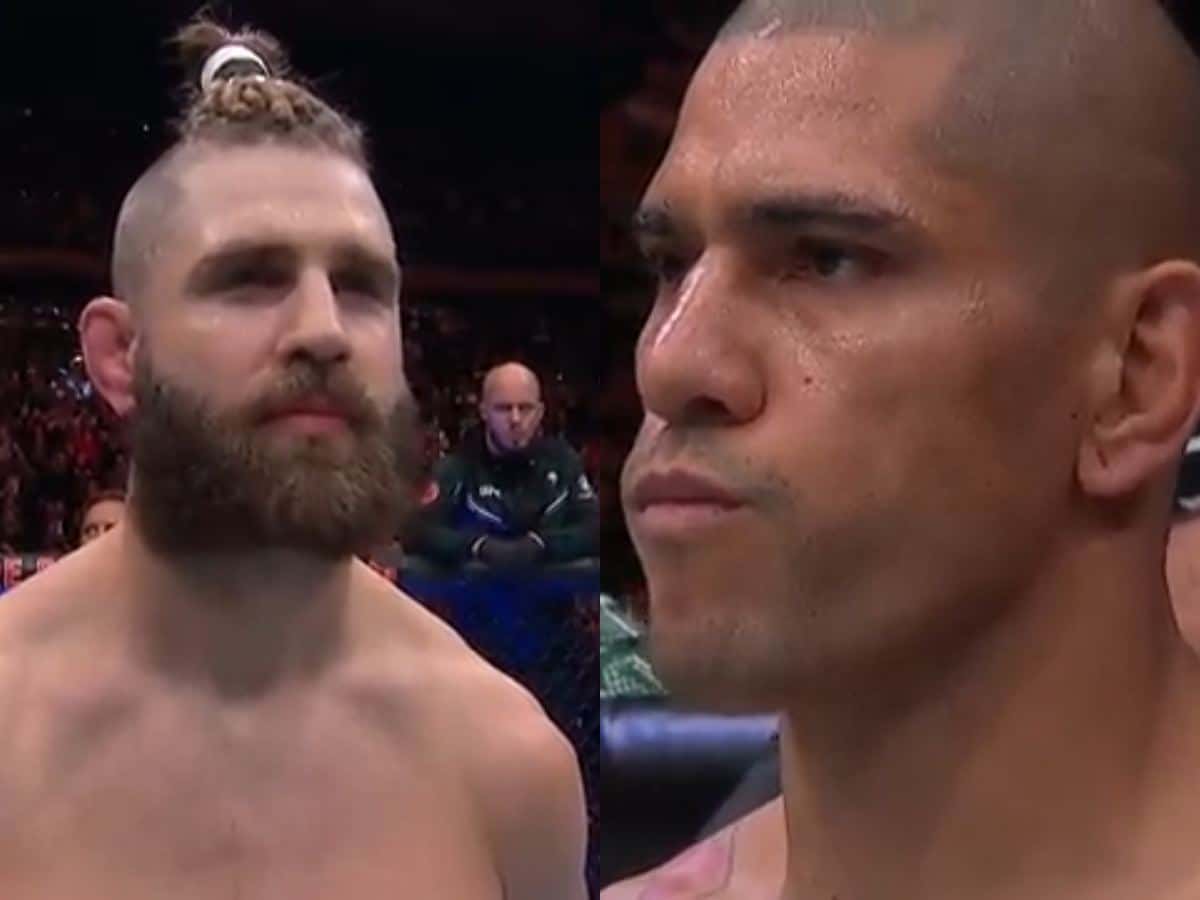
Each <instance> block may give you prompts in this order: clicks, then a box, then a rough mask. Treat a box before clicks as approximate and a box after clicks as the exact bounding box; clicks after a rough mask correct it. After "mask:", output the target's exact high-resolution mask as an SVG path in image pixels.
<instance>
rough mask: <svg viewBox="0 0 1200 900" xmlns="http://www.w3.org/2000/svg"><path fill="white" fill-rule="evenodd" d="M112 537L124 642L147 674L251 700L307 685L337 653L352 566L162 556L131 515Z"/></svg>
mask: <svg viewBox="0 0 1200 900" xmlns="http://www.w3.org/2000/svg"><path fill="white" fill-rule="evenodd" d="M120 531H121V534H120V541H119V542H118V548H119V549H118V552H119V553H120V554H121V555H122V556H123V563H124V565H123V566H122V567H121V568H122V571H124V572H126V573H127V577H128V579H129V581H128V585H127V589H126V590H125V591H124V592H123V593H125V595H126V596H127V597H128V602H129V603H130V604H131V606H132V610H131V614H130V616H129V617H128V619H127V620H128V621H129V622H130V623H131V629H130V638H131V640H132V642H133V644H134V652H135V656H136V658H137V659H139V660H140V661H141V662H142V663H143V664H144V665H146V666H147V667H148V668H149V669H150V670H152V671H153V672H155V673H157V674H160V675H164V676H168V677H171V678H173V679H181V680H188V681H192V682H194V683H197V684H199V685H200V686H201V687H202V688H206V689H209V690H212V691H215V692H218V693H220V694H222V695H225V696H252V695H261V694H265V693H267V692H269V691H271V690H272V689H273V688H276V687H281V686H282V685H283V684H284V683H286V682H290V681H292V680H299V679H305V678H309V677H312V676H315V675H316V674H318V673H319V672H321V671H322V670H324V669H325V668H327V666H328V665H329V664H330V663H331V662H332V661H333V660H334V659H335V658H337V657H339V656H340V655H341V654H342V653H343V651H344V648H345V646H346V644H347V642H348V635H347V624H348V621H347V620H348V612H349V600H350V593H351V592H350V587H351V582H352V579H353V576H354V571H355V565H354V560H353V558H352V557H351V558H346V559H339V560H328V559H321V558H318V557H315V556H313V555H311V554H306V553H301V552H298V551H295V550H287V549H263V548H254V549H250V550H247V551H245V552H239V553H234V552H229V553H203V554H194V555H188V554H170V555H164V554H161V553H159V552H157V551H155V550H154V549H152V548H151V547H150V546H149V545H148V544H147V543H146V541H145V540H144V538H143V536H142V535H141V534H140V533H139V531H138V528H137V523H136V519H135V518H134V517H133V516H130V517H128V518H127V520H126V523H125V526H124V527H123V528H121V529H120Z"/></svg>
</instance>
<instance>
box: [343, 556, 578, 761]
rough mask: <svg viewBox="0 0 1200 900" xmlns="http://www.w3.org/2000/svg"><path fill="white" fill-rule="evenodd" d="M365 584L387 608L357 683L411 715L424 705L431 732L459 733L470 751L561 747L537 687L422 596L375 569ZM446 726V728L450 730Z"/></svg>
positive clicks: (374, 627) (373, 626)
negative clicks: (515, 675) (501, 666)
mask: <svg viewBox="0 0 1200 900" xmlns="http://www.w3.org/2000/svg"><path fill="white" fill-rule="evenodd" d="M364 578H365V579H366V580H365V581H364V590H365V591H366V592H367V593H369V594H370V597H369V600H370V602H371V603H372V604H374V605H375V606H376V607H377V609H378V610H379V611H380V612H379V614H378V615H377V616H376V617H374V618H373V620H372V621H371V622H370V624H369V626H368V627H369V630H370V632H371V644H372V645H373V649H372V650H371V651H370V652H368V653H367V654H365V656H364V661H363V664H361V665H359V666H357V667H356V668H355V677H354V679H353V684H354V685H355V686H356V687H357V688H359V689H365V690H367V691H370V692H373V693H380V694H382V695H383V696H386V697H387V698H390V699H391V701H392V702H393V703H394V704H395V706H394V709H393V710H392V712H394V713H395V715H397V716H399V717H401V719H402V720H403V721H407V720H409V719H411V717H412V715H413V714H414V713H419V714H420V718H421V720H422V722H423V723H424V726H425V727H426V728H433V729H434V731H433V732H428V731H427V732H426V733H427V734H429V735H430V736H438V735H443V736H447V737H451V738H452V739H453V742H454V743H455V744H456V745H459V746H460V747H461V751H462V752H463V753H464V754H466V755H467V756H471V755H476V754H478V755H483V756H486V757H490V758H491V759H492V761H493V763H498V762H500V759H499V758H498V754H500V753H504V754H505V755H507V754H508V753H509V752H511V753H512V754H513V755H515V756H517V757H520V756H521V755H522V754H525V753H528V752H530V751H531V750H533V749H534V748H533V747H532V746H531V744H539V745H541V746H542V748H543V750H544V751H545V752H547V753H551V754H553V753H554V752H555V748H556V747H557V745H558V741H556V736H557V734H558V733H557V731H556V729H554V727H553V726H552V725H551V724H550V722H549V720H548V719H547V718H546V715H545V713H544V712H543V711H542V708H541V706H540V705H539V704H538V702H537V701H536V700H535V699H534V698H533V697H532V696H531V695H530V693H529V692H528V691H527V690H525V688H523V687H521V686H520V685H519V684H517V683H516V682H515V681H513V680H512V679H511V678H509V677H508V676H507V675H505V674H504V673H502V672H500V671H499V670H497V669H496V668H494V667H493V666H492V665H490V664H489V663H488V662H487V661H486V660H485V659H483V658H482V657H481V656H479V654H477V653H476V652H475V651H474V650H473V649H472V648H471V647H470V646H468V644H467V643H466V641H464V640H463V639H462V638H461V637H459V635H458V634H457V633H456V632H455V631H454V630H453V629H452V628H451V627H450V626H449V625H447V624H446V623H445V622H443V621H442V620H441V619H439V618H438V617H437V616H436V615H434V614H433V613H431V612H429V611H428V610H426V609H425V608H424V607H422V606H421V604H420V603H419V602H417V601H416V600H414V599H413V598H411V597H409V596H408V595H406V594H404V593H403V592H402V591H400V590H398V589H397V588H396V587H395V586H394V585H391V584H390V583H388V582H387V581H386V580H385V579H383V578H380V577H378V576H376V575H375V574H374V573H373V572H368V573H366V574H365V576H364ZM443 733H445V734H443Z"/></svg>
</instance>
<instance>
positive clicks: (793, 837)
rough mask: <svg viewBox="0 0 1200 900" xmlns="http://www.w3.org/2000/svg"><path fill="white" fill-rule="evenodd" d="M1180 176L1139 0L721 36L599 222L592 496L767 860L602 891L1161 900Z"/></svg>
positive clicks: (739, 30)
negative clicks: (778, 729)
mask: <svg viewBox="0 0 1200 900" xmlns="http://www.w3.org/2000/svg"><path fill="white" fill-rule="evenodd" d="M1131 73H1136V76H1135V77H1133V76H1131ZM1198 158H1200V65H1198V64H1197V60H1196V58H1195V57H1194V56H1193V54H1192V52H1191V50H1190V49H1189V47H1188V45H1187V43H1186V42H1185V40H1184V38H1183V37H1182V35H1181V34H1179V33H1178V32H1177V31H1176V29H1175V28H1174V27H1173V25H1172V23H1171V22H1170V20H1169V19H1168V17H1167V16H1166V15H1165V14H1164V13H1163V11H1162V10H1161V9H1160V8H1159V7H1158V6H1156V5H1155V4H1153V3H1149V2H1141V0H1093V2H1064V3H1056V4H1045V3H1039V2H1032V0H1027V2H1026V0H1022V2H1012V3H994V2H982V0H968V2H963V0H953V2H951V0H911V2H899V0H897V2H890V3H885V2H865V3H864V2H859V0H854V2H836V0H832V2H802V0H792V2H786V0H779V2H748V3H745V4H743V5H742V6H741V7H740V8H739V10H738V11H737V12H736V13H735V14H734V16H733V17H732V18H731V20H730V22H729V23H728V25H727V27H726V28H725V29H724V30H723V31H722V33H721V35H720V37H719V38H718V39H717V41H716V43H715V44H714V45H713V47H712V48H711V50H710V52H709V53H708V55H707V57H706V58H705V60H704V62H703V63H702V64H701V66H700V68H699V70H698V72H697V73H696V75H695V77H694V79H693V81H692V84H691V86H690V89H689V91H688V95H687V98H686V100H685V102H684V104H683V107H682V110H681V113H680V117H679V121H678V125H677V129H676V133H675V136H674V139H673V142H672V144H671V147H670V149H669V150H668V152H667V155H666V157H665V159H664V161H663V163H662V166H661V167H660V169H659V171H658V172H657V174H656V175H655V177H654V179H653V181H652V183H651V184H650V187H649V188H648V190H647V192H646V196H645V198H644V201H643V205H642V208H641V210H640V212H639V213H638V215H637V218H636V220H635V231H636V236H637V238H638V240H639V242H640V244H641V246H642V248H643V251H644V253H645V255H646V256H647V258H648V260H649V261H650V264H651V266H652V268H653V269H654V270H655V271H656V272H657V275H658V286H657V292H656V298H655V303H654V307H653V309H652V311H651V313H650V316H649V318H648V320H647V322H646V325H645V327H644V329H643V332H642V335H641V338H640V341H639V344H638V349H637V376H638V387H639V391H640V393H641V396H642V399H643V402H644V405H645V409H646V416H645V420H644V423H643V426H642V429H641V432H640V434H639V436H638V439H637V442H636V444H635V447H634V449H633V451H632V453H631V455H630V457H629V460H628V463H627V466H626V470H625V473H624V478H623V501H624V504H625V509H626V514H627V518H628V521H629V525H630V530H631V533H632V535H633V539H634V543H635V545H636V548H637V550H638V553H639V555H640V556H641V559H642V562H643V564H644V567H645V571H646V575H647V579H648V583H649V588H650V603H651V623H652V630H651V645H652V651H653V659H654V663H655V667H656V670H657V671H658V672H659V673H660V674H661V675H662V677H663V679H664V681H665V682H666V684H667V687H668V688H669V689H670V690H671V691H672V693H673V694H675V695H677V696H680V697H683V698H685V699H687V700H689V701H691V702H695V703H699V704H702V705H705V706H707V707H710V708H722V709H729V710H739V711H740V710H745V711H757V710H763V711H779V712H780V713H781V714H782V722H783V728H782V736H781V750H782V781H783V794H784V799H783V805H782V806H781V807H779V806H777V807H773V808H772V809H767V810H764V811H763V812H762V814H761V816H760V817H759V818H756V819H755V820H754V824H755V826H756V827H757V826H759V825H762V824H763V823H764V822H766V826H765V827H767V830H768V831H770V822H769V821H768V820H769V817H770V816H772V815H776V816H778V817H779V818H777V819H776V825H775V826H774V828H775V830H774V831H773V832H771V833H774V834H776V835H779V834H786V847H785V848H784V849H783V852H782V853H781V854H776V855H775V856H774V857H771V856H770V854H768V858H766V859H759V860H758V861H757V862H755V861H754V860H752V859H744V860H739V859H738V856H737V854H738V852H739V851H738V849H737V847H739V846H745V847H754V846H759V847H761V846H763V845H762V843H761V841H749V842H747V843H746V844H738V843H737V841H729V842H727V845H728V848H729V849H728V853H727V854H725V855H724V856H722V855H721V854H717V855H715V856H714V855H711V854H710V855H708V856H704V855H703V854H701V856H703V861H704V864H703V865H694V864H693V863H695V861H696V859H697V856H695V855H693V856H691V857H690V862H687V861H685V862H686V863H687V864H685V865H682V866H681V865H680V864H679V863H678V862H677V863H676V864H674V865H672V866H668V867H667V868H664V869H663V870H661V871H659V872H655V873H650V874H649V875H647V876H645V877H643V878H641V879H637V880H635V881H633V882H631V883H628V884H624V885H620V886H616V887H614V888H612V889H611V890H610V891H608V892H607V893H606V897H611V898H612V900H618V898H625V897H637V898H645V900H649V898H656V900H667V898H699V897H705V898H718V897H721V898H734V897H737V898H750V897H754V898H758V897H764V898H772V900H774V898H777V897H778V898H784V900H817V898H820V900H828V898H830V897H841V898H853V900H895V898H920V900H961V898H971V900H1010V898H1011V900H1017V898H1019V900H1042V898H1046V900H1048V898H1054V900H1101V898H1103V900H1146V898H1170V900H1175V898H1178V900H1185V898H1194V897H1197V896H1200V858H1198V857H1197V855H1196V853H1195V846H1194V843H1195V842H1194V837H1193V836H1194V835H1195V834H1196V833H1198V832H1200V777H1198V763H1197V760H1200V703H1197V697H1198V696H1200V670H1198V668H1197V661H1196V658H1195V656H1194V655H1193V653H1192V652H1191V651H1190V650H1189V649H1188V647H1187V646H1186V644H1185V642H1184V640H1183V639H1182V638H1181V636H1180V633H1179V630H1178V627H1177V624H1176V621H1175V619H1174V617H1173V615H1172V611H1171V605H1170V599H1169V596H1168V589H1167V583H1166V575H1165V571H1164V570H1165V557H1166V544H1167V534H1168V528H1169V523H1170V517H1171V500H1172V490H1173V487H1174V483H1175V476H1176V472H1177V469H1178V466H1179V460H1180V459H1181V456H1182V451H1183V447H1184V444H1185V442H1186V441H1187V439H1188V437H1189V435H1191V434H1192V433H1193V431H1194V428H1195V425H1196V421H1197V417H1198V414H1200V266H1198V265H1197V262H1196V261H1197V259H1200V168H1198V167H1197V166H1196V164H1195V160H1196V159H1198ZM780 822H786V829H782V828H780V827H779V824H780ZM735 830H736V827H735ZM762 833H767V832H760V834H762ZM747 852H748V853H749V852H750V851H749V850H748V851H747ZM773 879H774V880H773ZM780 885H782V887H780Z"/></svg>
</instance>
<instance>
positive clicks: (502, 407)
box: [480, 377, 545, 451]
mask: <svg viewBox="0 0 1200 900" xmlns="http://www.w3.org/2000/svg"><path fill="white" fill-rule="evenodd" d="M480 410H481V413H482V415H483V420H484V424H485V426H486V427H487V430H488V434H489V435H490V436H491V440H492V443H493V444H495V446H496V448H497V449H499V450H501V451H513V450H523V449H524V448H526V447H528V446H529V444H530V443H531V442H532V441H533V439H534V438H535V437H536V436H537V433H538V426H539V425H541V423H542V415H543V413H544V411H545V408H544V406H543V405H542V399H541V391H540V389H539V388H538V385H537V382H535V381H533V380H532V379H529V378H520V377H501V378H497V379H495V380H494V383H493V384H490V385H489V386H488V390H487V391H486V392H485V393H484V397H483V401H482V402H481V404H480Z"/></svg>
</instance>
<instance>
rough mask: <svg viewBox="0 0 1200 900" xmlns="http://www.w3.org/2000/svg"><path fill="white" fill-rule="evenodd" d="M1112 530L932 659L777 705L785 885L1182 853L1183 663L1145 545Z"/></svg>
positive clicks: (948, 892) (1120, 872) (1161, 861)
mask: <svg viewBox="0 0 1200 900" xmlns="http://www.w3.org/2000/svg"><path fill="white" fill-rule="evenodd" d="M1115 543H1116V542H1115V541H1114V542H1107V543H1106V542H1103V541H1097V542H1096V543H1095V544H1093V545H1092V546H1091V547H1088V548H1086V549H1084V550H1082V551H1080V552H1078V553H1076V554H1074V556H1073V558H1071V559H1067V560H1063V561H1062V562H1061V565H1059V567H1058V569H1057V571H1055V573H1054V577H1053V578H1052V579H1049V580H1047V581H1046V582H1044V584H1043V585H1042V586H1040V587H1037V588H1035V589H1033V590H1031V591H1029V592H1028V594H1027V595H1026V596H1024V597H1022V598H1020V602H1018V603H1013V604H1011V605H1010V607H1009V608H1008V611H1007V612H1006V613H1005V616H1004V618H1003V619H1002V620H1001V621H999V622H997V623H995V624H994V626H993V627H992V628H991V629H990V631H989V633H988V634H986V635H983V636H981V637H980V638H979V639H977V640H976V641H975V643H974V644H973V645H972V646H971V647H969V648H968V649H966V650H964V651H962V652H960V653H957V654H955V655H950V654H941V655H940V656H941V659H940V661H939V664H938V668H937V670H936V671H934V672H932V673H931V672H930V671H929V670H926V671H924V672H922V673H921V674H920V676H919V677H918V676H916V675H914V676H913V677H912V678H908V677H906V676H905V675H904V674H903V673H896V675H895V677H894V678H889V679H888V681H887V684H886V687H885V689H884V690H883V691H882V692H880V691H873V692H871V693H869V694H867V693H865V692H864V693H863V696H861V697H860V696H852V697H847V696H846V695H845V694H843V695H842V696H841V697H840V698H839V700H838V701H832V700H831V701H829V702H825V703H821V702H818V703H811V704H810V703H805V704H802V706H803V708H795V709H792V710H789V711H788V712H787V714H786V715H785V716H784V728H783V735H782V742H783V782H784V797H785V803H786V811H787V821H788V843H789V848H788V857H789V864H788V880H787V889H786V890H785V893H784V897H785V898H789V900H792V898H795V900H800V898H805V900H807V898H809V897H817V896H819V897H828V896H835V895H836V896H844V897H854V898H856V900H872V898H891V897H921V898H924V900H943V898H946V900H948V898H961V897H972V898H996V900H999V898H1022V900H1030V898H1039V897H1055V898H1073V897H1092V896H1097V895H1098V893H1099V886H1103V887H1105V888H1106V889H1111V888H1112V887H1113V886H1114V885H1117V884H1122V883H1124V884H1139V883H1144V882H1143V879H1144V878H1145V877H1146V873H1147V872H1154V873H1156V874H1155V876H1154V877H1157V878H1162V879H1169V878H1172V877H1176V876H1182V874H1183V873H1184V872H1185V871H1186V870H1187V869H1188V868H1190V867H1191V865H1192V862H1191V859H1190V858H1189V856H1190V854H1189V853H1188V851H1187V850H1186V848H1185V847H1184V846H1183V845H1184V844H1186V842H1187V838H1186V834H1187V833H1188V829H1183V830H1182V831H1179V834H1178V835H1174V834H1172V831H1173V830H1175V829H1178V828H1179V826H1180V822H1187V823H1190V826H1191V827H1194V826H1195V825H1196V823H1197V821H1200V819H1197V816H1196V812H1197V810H1198V809H1200V803H1197V799H1198V798H1197V792H1196V790H1195V789H1194V788H1190V787H1187V785H1190V784H1191V783H1192V782H1193V781H1194V778H1193V777H1192V776H1191V775H1190V774H1189V772H1188V769H1190V768H1191V766H1190V761H1191V760H1194V759H1195V758H1196V755H1197V753H1200V720H1198V716H1197V714H1196V712H1195V710H1197V709H1198V708H1200V704H1197V703H1196V702H1195V697H1196V694H1197V691H1200V684H1197V681H1198V679H1197V670H1196V667H1195V665H1194V663H1193V661H1192V658H1191V656H1190V654H1189V653H1188V651H1187V650H1186V648H1185V645H1184V644H1183V641H1182V639H1181V638H1180V636H1179V634H1178V631H1177V629H1176V627H1175V624H1174V620H1173V618H1172V616H1171V610H1170V603H1169V600H1168V596H1167V591H1166V585H1165V583H1164V578H1163V574H1162V572H1163V566H1162V559H1161V554H1159V555H1158V556H1155V560H1156V561H1157V562H1156V563H1154V564H1147V563H1146V562H1145V560H1146V558H1147V557H1149V556H1152V555H1153V554H1151V553H1145V552H1142V553H1141V554H1140V559H1138V558H1130V557H1131V556H1136V555H1133V554H1130V553H1129V552H1128V551H1126V552H1125V558H1122V557H1121V555H1120V553H1121V551H1120V550H1119V549H1118V548H1117V547H1116V546H1113V545H1114V544H1115ZM1143 550H1144V548H1143ZM971 600H975V601H976V602H978V600H979V598H966V601H967V602H970V601H971ZM799 706H800V705H798V707H799ZM1168 822H1169V823H1170V825H1171V827H1169V828H1168V827H1166V824H1165V823H1168ZM1132 860H1136V861H1137V862H1136V865H1135V864H1134V863H1133V862H1131V861H1132ZM915 861H919V864H914V862H915ZM822 891H824V893H822ZM1104 896H1106V897H1108V896H1123V894H1120V893H1118V894H1108V893H1105V894H1104ZM1130 896H1136V894H1130ZM1144 896H1158V894H1144Z"/></svg>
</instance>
